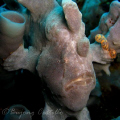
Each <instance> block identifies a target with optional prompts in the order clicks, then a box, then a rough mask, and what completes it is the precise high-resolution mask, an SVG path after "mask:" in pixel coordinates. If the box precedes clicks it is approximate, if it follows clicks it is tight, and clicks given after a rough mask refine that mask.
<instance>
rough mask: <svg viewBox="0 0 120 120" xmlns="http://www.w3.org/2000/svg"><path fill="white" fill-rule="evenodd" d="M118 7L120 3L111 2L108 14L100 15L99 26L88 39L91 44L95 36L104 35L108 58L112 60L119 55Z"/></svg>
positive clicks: (119, 11) (119, 9)
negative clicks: (107, 45)
mask: <svg viewBox="0 0 120 120" xmlns="http://www.w3.org/2000/svg"><path fill="white" fill-rule="evenodd" d="M119 7H120V2H119V1H113V2H112V3H111V5H110V10H109V12H107V13H104V14H103V15H102V17H101V19H100V22H99V25H98V26H97V27H96V28H95V29H93V30H91V33H90V36H89V39H90V41H91V43H92V42H94V41H95V36H96V34H102V35H104V36H105V38H106V39H107V41H108V44H109V48H110V50H109V51H110V52H109V53H110V56H111V57H113V58H114V57H116V54H118V53H120V45H119V37H120V34H119V25H120V24H119V23H120V21H119V20H120V19H119V18H120V17H119V13H120V8H119ZM100 66H101V65H100ZM101 69H102V66H101Z"/></svg>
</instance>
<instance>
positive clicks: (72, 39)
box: [3, 0, 108, 120]
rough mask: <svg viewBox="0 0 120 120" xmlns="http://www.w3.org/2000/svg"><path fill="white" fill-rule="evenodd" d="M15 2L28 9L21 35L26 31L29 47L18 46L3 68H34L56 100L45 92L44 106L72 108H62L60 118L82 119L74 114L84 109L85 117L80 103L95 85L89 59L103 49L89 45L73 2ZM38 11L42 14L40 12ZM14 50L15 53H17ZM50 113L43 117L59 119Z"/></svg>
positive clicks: (84, 103) (32, 69) (83, 101)
mask: <svg viewBox="0 0 120 120" xmlns="http://www.w3.org/2000/svg"><path fill="white" fill-rule="evenodd" d="M18 2H20V3H21V4H23V6H25V7H26V8H28V9H29V11H30V14H28V16H29V15H30V22H29V25H28V27H29V28H28V30H27V31H28V33H25V35H26V36H27V35H28V34H30V38H31V40H32V42H31V45H32V46H30V47H29V49H24V47H23V46H20V47H19V49H18V50H17V51H15V52H13V54H11V55H10V56H9V57H8V58H7V59H6V60H5V62H4V64H3V66H4V68H5V69H7V70H9V71H11V70H17V69H19V68H24V69H28V70H30V71H34V70H35V68H36V70H37V72H38V74H39V76H40V77H41V78H43V83H44V84H45V86H44V89H49V92H50V93H51V97H52V98H53V101H55V102H56V104H55V102H52V101H50V99H49V96H48V94H47V92H45V96H47V97H48V98H47V97H45V101H46V107H45V109H44V110H46V109H47V110H48V109H53V107H55V108H57V106H59V107H60V108H61V109H62V110H63V111H66V109H67V110H69V111H72V113H70V112H69V113H68V112H65V113H64V115H65V117H64V119H65V118H66V117H68V116H70V115H71V114H72V115H73V114H74V116H76V117H77V118H78V120H86V119H85V118H84V119H83V117H84V116H83V117H78V116H80V114H81V113H82V111H84V110H85V113H86V114H85V116H87V117H88V118H87V119H89V115H87V114H88V111H87V110H86V108H84V107H85V106H86V103H87V100H88V98H89V95H90V92H91V90H92V89H93V88H94V87H95V73H94V69H93V64H92V62H93V61H96V60H97V58H98V56H100V55H101V54H102V51H103V50H102V49H101V47H100V46H99V45H96V44H94V45H92V47H91V46H90V43H89V40H88V39H87V38H86V36H85V34H84V32H85V27H84V23H83V22H82V20H81V18H82V15H81V13H80V11H79V9H78V7H77V5H76V3H74V2H72V1H71V0H63V1H62V6H59V5H58V3H57V2H56V1H54V0H53V1H49V0H37V1H36V2H34V0H31V1H30V2H28V0H18ZM45 3H47V5H48V6H47V7H44V9H45V10H42V9H43V8H41V9H40V8H39V10H38V13H35V12H34V11H36V9H37V8H36V6H39V5H41V6H44V4H45ZM32 5H33V6H34V7H33V6H32ZM33 8H35V10H34V9H33ZM41 11H42V14H40V13H41ZM43 12H44V13H43ZM23 15H25V13H24V14H23ZM28 16H27V18H28ZM36 16H37V17H36ZM26 29H27V27H26ZM93 46H94V47H93ZM95 49H97V51H95ZM18 53H19V56H17V55H18ZM94 53H95V54H94ZM97 55H98V56H97ZM104 55H108V54H104ZM93 56H94V57H93ZM101 56H102V55H101ZM13 58H14V59H13ZM19 58H21V59H19ZM99 62H100V63H101V62H104V63H106V60H105V61H103V60H102V57H100V58H99ZM51 104H52V105H51ZM52 117H53V118H54V119H53V118H50V115H47V116H46V115H43V119H45V118H46V119H49V120H60V119H61V118H57V116H54V115H53V116H52ZM64 119H61V120H64Z"/></svg>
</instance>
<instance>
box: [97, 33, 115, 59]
mask: <svg viewBox="0 0 120 120" xmlns="http://www.w3.org/2000/svg"><path fill="white" fill-rule="evenodd" d="M95 41H96V42H98V43H101V46H102V48H103V49H104V50H107V51H109V54H110V57H111V58H112V59H115V58H116V55H117V53H116V51H115V50H114V49H112V48H109V43H108V41H107V39H106V38H105V36H104V35H102V34H97V35H96V36H95Z"/></svg>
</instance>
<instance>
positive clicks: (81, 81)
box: [65, 76, 95, 91]
mask: <svg viewBox="0 0 120 120" xmlns="http://www.w3.org/2000/svg"><path fill="white" fill-rule="evenodd" d="M94 82H95V77H94V76H89V77H78V78H75V79H72V80H70V81H69V82H67V83H66V85H65V91H68V90H70V89H72V88H74V87H75V86H84V87H86V86H89V85H90V84H93V83H94Z"/></svg>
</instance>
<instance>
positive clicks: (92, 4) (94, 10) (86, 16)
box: [81, 0, 105, 36]
mask: <svg viewBox="0 0 120 120" xmlns="http://www.w3.org/2000/svg"><path fill="white" fill-rule="evenodd" d="M81 12H82V14H83V22H84V23H85V34H86V35H87V36H88V35H89V34H90V30H91V29H93V28H94V27H96V26H97V25H98V22H99V19H100V17H101V15H102V14H103V13H104V12H105V11H104V10H103V9H102V7H101V0H85V2H84V4H83V6H82V7H81Z"/></svg>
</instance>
